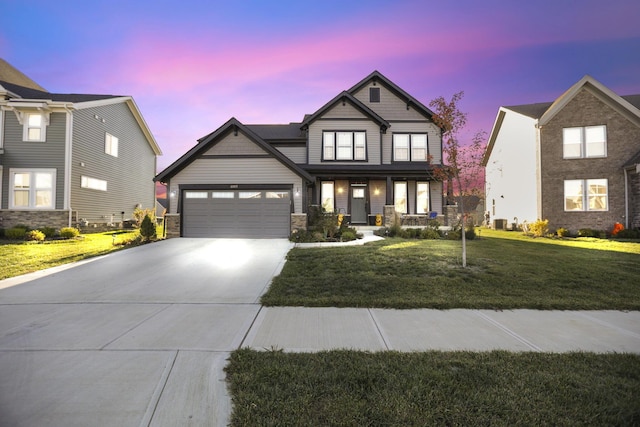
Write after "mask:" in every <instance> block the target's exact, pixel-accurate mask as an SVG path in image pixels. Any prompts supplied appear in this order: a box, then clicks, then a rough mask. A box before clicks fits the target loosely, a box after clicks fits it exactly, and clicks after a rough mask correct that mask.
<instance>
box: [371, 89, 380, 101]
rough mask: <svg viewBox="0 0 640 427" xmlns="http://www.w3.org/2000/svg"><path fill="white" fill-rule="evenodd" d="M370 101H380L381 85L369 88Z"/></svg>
mask: <svg viewBox="0 0 640 427" xmlns="http://www.w3.org/2000/svg"><path fill="white" fill-rule="evenodd" d="M369 102H380V88H379V87H370V88H369Z"/></svg>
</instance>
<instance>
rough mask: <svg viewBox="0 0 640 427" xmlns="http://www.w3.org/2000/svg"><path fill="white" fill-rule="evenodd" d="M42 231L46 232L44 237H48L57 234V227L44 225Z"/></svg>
mask: <svg viewBox="0 0 640 427" xmlns="http://www.w3.org/2000/svg"><path fill="white" fill-rule="evenodd" d="M40 231H42V233H44V237H46V238H48V239H50V238H51V237H54V236H55V235H56V229H55V228H53V227H42V228H41V229H40Z"/></svg>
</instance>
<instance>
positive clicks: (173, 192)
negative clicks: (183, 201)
mask: <svg viewBox="0 0 640 427" xmlns="http://www.w3.org/2000/svg"><path fill="white" fill-rule="evenodd" d="M169 196H170V197H171V198H172V199H173V198H174V197H176V192H175V191H172V192H171V193H169Z"/></svg>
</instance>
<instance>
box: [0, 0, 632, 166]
mask: <svg viewBox="0 0 640 427" xmlns="http://www.w3.org/2000/svg"><path fill="white" fill-rule="evenodd" d="M639 22H640V2H638V1H637V0H608V1H606V2H603V1H600V0H598V1H595V0H575V1H574V0H538V1H512V0H501V1H498V0H483V1H475V0H458V1H430V0H393V1H391V0H366V1H360V0H355V1H349V0H325V1H314V2H307V1H300V0H296V1H292V0H279V1H269V0H251V1H243V0H236V1H217V0H202V1H200V0H197V1H191V0H183V1H168V0H154V1H143V0H139V1H130V0H109V1H102V0H93V1H92V0H64V1H51V0H30V1H28V2H25V1H21V0H0V57H2V58H4V59H5V60H6V61H7V62H9V63H10V64H12V65H13V66H14V67H16V68H18V69H19V70H20V71H22V72H23V73H25V74H26V75H27V76H29V77H31V78H32V79H33V80H35V81H36V82H37V83H39V84H40V85H41V86H43V87H44V88H46V89H47V90H48V91H50V92H58V93H88V94H114V95H130V96H132V97H133V98H134V99H135V101H136V103H137V104H138V107H139V108H140V110H141V112H142V114H143V116H144V117H145V119H146V121H147V124H148V125H149V127H150V129H151V131H152V132H153V134H154V136H155V138H156V140H157V142H158V144H159V145H160V147H161V149H162V151H163V153H164V155H163V156H162V157H160V158H159V159H158V171H160V170H162V169H164V168H165V167H166V166H168V165H169V164H171V163H172V162H173V161H175V160H176V159H177V158H178V157H180V156H181V155H182V154H184V152H186V151H187V150H188V149H189V148H191V147H192V146H193V145H194V144H196V139H198V138H200V137H202V136H204V135H206V134H208V133H210V132H212V131H213V130H215V129H217V128H218V127H219V126H221V125H222V124H223V123H224V122H226V121H227V120H228V119H229V118H231V117H236V118H237V119H238V120H240V121H241V122H243V123H248V124H260V123H289V122H299V121H302V119H303V116H304V114H306V113H309V114H310V113H313V112H314V111H316V110H317V109H319V108H320V107H321V106H323V105H324V104H325V103H326V102H328V101H329V100H331V99H332V98H333V97H334V96H336V95H337V94H339V93H340V92H341V91H343V90H345V89H349V88H350V87H351V86H353V85H354V84H356V83H357V82H359V81H360V80H361V79H363V78H364V77H366V76H367V75H368V74H369V73H371V72H372V71H374V70H378V71H380V72H381V73H383V74H384V75H385V76H387V77H388V78H389V79H391V80H392V81H393V82H394V83H396V84H397V85H398V86H400V87H401V88H403V89H404V90H406V91H407V92H409V93H410V94H411V95H413V96H414V97H415V98H417V99H418V100H420V101H421V102H422V103H423V104H425V105H427V106H428V104H429V102H430V101H431V100H432V99H434V98H436V97H438V96H444V97H445V98H447V99H450V98H451V96H452V95H453V94H454V93H456V92H459V91H464V93H465V95H464V98H463V100H462V103H461V104H460V107H461V109H462V110H463V111H466V112H467V113H468V119H469V122H468V127H467V132H468V133H469V135H471V134H472V133H475V132H476V131H479V130H485V131H487V132H489V131H490V130H491V127H492V125H493V122H494V119H495V116H496V114H497V110H498V108H499V107H500V106H501V105H516V104H527V103H534V102H545V101H552V100H554V99H555V98H557V97H558V96H559V95H560V94H562V92H564V91H565V90H567V89H568V88H569V87H570V86H571V85H573V84H574V83H576V82H577V81H578V80H579V79H580V78H581V77H583V76H584V75H585V74H590V75H592V76H593V77H594V78H596V79H597V80H599V81H600V82H602V83H603V84H605V85H606V86H608V87H609V88H611V89H612V90H614V91H615V92H616V93H618V94H620V95H628V94H637V93H640V25H639Z"/></svg>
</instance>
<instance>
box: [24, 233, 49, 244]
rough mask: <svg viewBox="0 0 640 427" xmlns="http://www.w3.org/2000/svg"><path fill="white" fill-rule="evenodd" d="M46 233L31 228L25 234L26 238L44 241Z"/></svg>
mask: <svg viewBox="0 0 640 427" xmlns="http://www.w3.org/2000/svg"><path fill="white" fill-rule="evenodd" d="M44 237H45V236H44V233H43V232H42V231H40V230H31V231H28V232H27V234H26V235H25V236H24V238H25V240H29V241H34V242H42V241H43V240H44Z"/></svg>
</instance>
